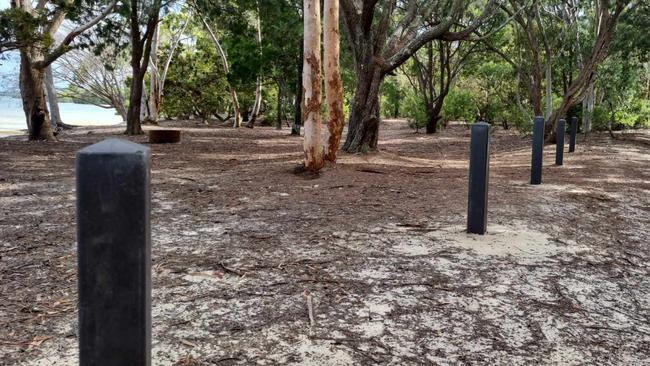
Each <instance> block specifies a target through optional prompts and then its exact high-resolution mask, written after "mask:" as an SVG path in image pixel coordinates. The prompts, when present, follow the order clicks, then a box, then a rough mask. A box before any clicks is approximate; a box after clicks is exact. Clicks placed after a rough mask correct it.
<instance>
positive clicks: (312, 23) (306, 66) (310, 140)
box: [302, 0, 325, 172]
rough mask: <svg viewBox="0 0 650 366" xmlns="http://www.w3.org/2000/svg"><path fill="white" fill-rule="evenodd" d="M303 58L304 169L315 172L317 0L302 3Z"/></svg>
mask: <svg viewBox="0 0 650 366" xmlns="http://www.w3.org/2000/svg"><path fill="white" fill-rule="evenodd" d="M304 29H305V32H304V58H303V71H302V72H303V75H302V79H303V88H304V103H303V110H304V116H305V117H304V120H305V139H304V142H303V150H304V152H305V168H306V169H307V170H309V171H313V172H317V171H319V170H320V169H321V168H322V167H323V165H324V163H325V161H324V156H323V155H324V154H323V142H322V137H321V133H322V132H321V131H322V116H321V85H322V79H321V47H320V33H321V27H320V0H305V1H304Z"/></svg>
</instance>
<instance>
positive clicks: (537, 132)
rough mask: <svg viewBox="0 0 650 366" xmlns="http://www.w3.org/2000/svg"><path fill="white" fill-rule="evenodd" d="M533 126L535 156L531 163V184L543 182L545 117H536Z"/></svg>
mask: <svg viewBox="0 0 650 366" xmlns="http://www.w3.org/2000/svg"><path fill="white" fill-rule="evenodd" d="M534 123H535V124H534V126H533V156H532V162H531V165H530V184H542V159H543V157H544V117H539V116H538V117H535V122H534Z"/></svg>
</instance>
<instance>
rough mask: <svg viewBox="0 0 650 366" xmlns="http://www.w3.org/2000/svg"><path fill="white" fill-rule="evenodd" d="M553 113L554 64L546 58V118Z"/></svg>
mask: <svg viewBox="0 0 650 366" xmlns="http://www.w3.org/2000/svg"><path fill="white" fill-rule="evenodd" d="M551 114H553V64H552V61H551V58H550V57H547V58H546V116H545V117H546V119H548V118H549V117H550V116H551Z"/></svg>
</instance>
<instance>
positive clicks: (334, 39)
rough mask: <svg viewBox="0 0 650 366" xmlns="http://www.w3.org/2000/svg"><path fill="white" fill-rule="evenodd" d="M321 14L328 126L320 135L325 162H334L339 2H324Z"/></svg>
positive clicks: (338, 124)
mask: <svg viewBox="0 0 650 366" xmlns="http://www.w3.org/2000/svg"><path fill="white" fill-rule="evenodd" d="M324 7H325V9H324V14H323V28H324V33H323V53H324V57H325V65H324V69H325V95H326V98H327V105H328V108H329V124H328V129H327V133H325V134H324V137H323V141H324V151H325V154H326V159H327V160H328V161H331V162H335V161H336V153H337V151H338V149H339V144H340V142H341V135H342V134H343V119H344V115H343V83H342V81H341V67H340V62H339V55H340V43H341V34H340V32H339V0H325V3H324Z"/></svg>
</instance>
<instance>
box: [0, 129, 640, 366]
mask: <svg viewBox="0 0 650 366" xmlns="http://www.w3.org/2000/svg"><path fill="white" fill-rule="evenodd" d="M163 125H166V126H174V127H183V128H184V130H183V136H182V142H181V143H179V144H153V145H150V147H151V149H152V152H153V167H152V184H153V185H152V192H153V205H152V207H153V212H152V220H153V221H152V240H153V258H154V263H153V271H154V272H153V280H154V294H153V297H154V299H153V302H154V304H153V307H154V309H153V323H154V324H153V337H154V345H153V357H154V364H156V365H174V364H179V365H190V364H194V365H203V364H205V365H211V364H219V365H221V364H224V365H225V364H242V365H248V364H290V363H295V364H313V365H326V364H331V365H346V364H364V365H366V364H367V365H369V364H394V365H405V364H457V363H461V364H476V363H478V364H537V363H541V364H642V363H644V362H647V360H648V359H649V358H650V276H649V275H650V273H649V272H650V271H649V264H648V263H650V255H649V254H648V253H649V249H650V247H649V245H650V145H649V144H648V141H650V134H648V133H647V132H639V133H627V134H624V135H620V137H619V138H618V139H617V140H611V139H610V138H609V137H607V136H606V135H604V134H603V135H600V134H593V135H591V136H590V137H589V139H588V140H587V141H585V140H584V138H583V137H581V138H580V139H579V141H578V148H577V152H576V153H573V154H568V153H565V166H563V167H556V166H552V165H550V164H552V162H553V161H554V152H555V149H554V146H547V147H546V149H545V162H547V163H548V164H546V166H545V167H544V176H543V183H544V184H542V185H541V186H530V185H529V184H528V179H529V177H530V175H529V174H530V172H529V166H530V147H529V146H530V140H529V139H528V138H522V137H521V136H520V135H518V134H517V133H515V132H512V131H503V130H501V129H498V130H496V131H495V132H494V133H493V135H492V156H491V163H492V165H491V167H492V168H491V176H490V194H489V205H490V206H489V207H490V210H489V219H488V220H489V221H488V222H489V230H490V231H491V234H490V235H488V236H486V237H483V238H477V237H471V236H467V235H465V234H463V233H462V229H463V226H464V224H465V220H466V216H465V214H466V206H467V157H468V141H469V130H468V129H467V128H466V127H465V126H464V125H452V126H450V127H449V128H447V129H446V130H444V131H442V132H440V133H439V134H437V135H435V136H427V135H423V134H414V133H413V132H412V131H411V130H409V129H408V127H407V126H406V124H405V123H404V122H402V121H388V122H384V124H383V126H382V131H381V137H380V148H381V151H380V152H378V153H374V154H370V155H365V156H362V155H346V154H342V155H341V156H340V160H339V163H338V164H336V165H335V166H330V167H328V168H326V169H325V170H324V171H323V172H322V173H321V174H319V175H306V174H302V173H296V167H297V166H299V164H300V163H301V161H302V146H301V144H302V139H301V138H296V137H291V136H289V131H288V130H282V131H278V130H275V129H272V128H255V129H252V130H251V129H246V128H242V129H230V128H198V127H189V126H188V125H187V124H179V123H166V124H165V123H164V124H163ZM119 132H120V130H119V129H110V128H106V129H95V130H92V131H89V130H76V131H74V132H72V133H67V134H65V135H63V136H60V139H61V141H60V142H58V143H40V142H27V141H24V139H23V138H8V139H0V295H1V297H0V364H3V365H5V364H6V365H14V364H27V365H68V364H70V365H74V364H76V354H77V350H76V344H77V343H76V342H77V339H76V247H75V191H74V154H75V152H76V151H77V150H79V149H80V148H82V147H84V146H86V145H88V144H91V143H94V142H97V141H99V140H101V139H103V138H106V137H109V136H110V137H114V136H115V135H117V134H119ZM132 140H133V141H137V142H141V143H146V136H141V137H136V138H132ZM540 238H541V239H540ZM536 240H541V242H538V241H536ZM468 243H469V244H468ZM473 243H476V244H475V247H474V244H473ZM540 243H541V245H540ZM307 294H309V296H311V298H312V299H313V304H314V310H313V313H314V314H313V315H314V317H315V320H316V324H315V325H314V326H310V321H309V314H308V310H307V301H306V299H307Z"/></svg>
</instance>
